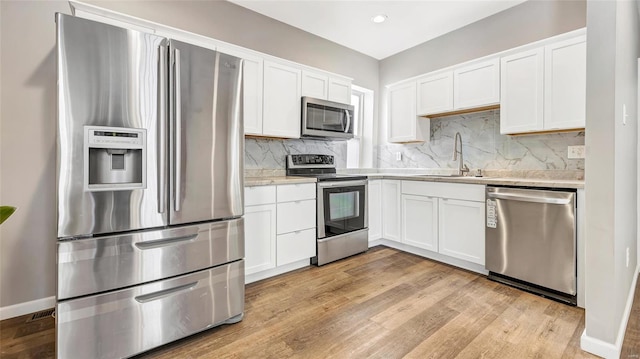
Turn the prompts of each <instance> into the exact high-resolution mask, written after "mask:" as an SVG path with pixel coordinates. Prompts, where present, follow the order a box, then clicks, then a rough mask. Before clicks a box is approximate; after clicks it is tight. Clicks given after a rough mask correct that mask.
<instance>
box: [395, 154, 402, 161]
mask: <svg viewBox="0 0 640 359" xmlns="http://www.w3.org/2000/svg"><path fill="white" fill-rule="evenodd" d="M396 161H402V152H396Z"/></svg>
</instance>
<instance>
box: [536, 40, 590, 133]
mask: <svg viewBox="0 0 640 359" xmlns="http://www.w3.org/2000/svg"><path fill="white" fill-rule="evenodd" d="M544 56H545V62H544V81H545V89H544V128H545V130H555V129H572V128H584V127H585V117H586V116H585V109H586V99H587V97H586V96H587V94H586V89H587V75H586V74H587V42H586V37H585V36H580V37H577V38H574V39H569V40H566V41H561V42H558V43H554V44H551V45H547V46H546V47H545V49H544Z"/></svg>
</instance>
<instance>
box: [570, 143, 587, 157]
mask: <svg viewBox="0 0 640 359" xmlns="http://www.w3.org/2000/svg"><path fill="white" fill-rule="evenodd" d="M567 157H569V158H584V145H582V146H569V147H567Z"/></svg>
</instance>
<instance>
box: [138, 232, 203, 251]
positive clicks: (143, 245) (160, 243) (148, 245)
mask: <svg viewBox="0 0 640 359" xmlns="http://www.w3.org/2000/svg"><path fill="white" fill-rule="evenodd" d="M197 237H198V233H196V234H190V235H186V236H182V237H175V238H168V239H157V240H155V241H146V242H138V243H135V244H134V245H135V246H136V247H137V248H139V249H142V250H145V249H154V248H160V247H167V246H172V245H175V244H178V243H181V242H187V241H191V240H193V239H196V238H197Z"/></svg>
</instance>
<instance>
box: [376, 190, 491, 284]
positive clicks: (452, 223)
mask: <svg viewBox="0 0 640 359" xmlns="http://www.w3.org/2000/svg"><path fill="white" fill-rule="evenodd" d="M378 182H379V183H380V187H381V188H380V198H381V200H380V201H379V202H377V201H374V200H371V199H372V198H373V199H375V196H376V195H375V189H374V190H373V191H371V189H370V194H369V198H370V202H369V205H370V206H372V207H373V208H369V213H374V214H375V213H381V215H382V220H381V222H382V237H381V239H382V240H383V241H387V243H386V244H387V245H390V246H392V247H393V246H394V244H393V243H392V242H391V241H393V242H398V243H401V244H399V245H398V248H399V249H401V250H407V251H410V252H412V251H413V252H412V253H416V254H419V255H422V256H425V257H429V258H433V259H436V260H439V261H444V262H447V263H449V264H453V265H458V266H462V267H464V268H467V269H471V270H476V271H481V270H482V269H481V267H478V266H477V265H481V266H484V260H485V258H484V247H485V242H484V239H485V238H484V237H485V235H484V224H485V219H484V218H485V206H484V195H485V194H484V192H485V186H484V185H478V184H463V183H445V182H429V181H410V180H409V181H408V180H404V181H400V180H391V179H385V180H381V181H378ZM371 193H373V195H372V194H371ZM370 216H371V215H370ZM371 225H372V223H371V222H370V230H371ZM383 243H384V242H383ZM459 260H462V261H464V262H462V261H459Z"/></svg>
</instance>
